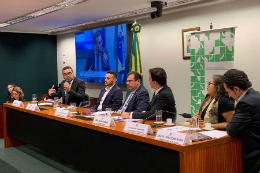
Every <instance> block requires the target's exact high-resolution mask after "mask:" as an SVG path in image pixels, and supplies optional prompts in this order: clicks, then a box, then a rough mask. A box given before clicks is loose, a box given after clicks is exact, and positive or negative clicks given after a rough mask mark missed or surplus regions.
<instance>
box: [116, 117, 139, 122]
mask: <svg viewBox="0 0 260 173" xmlns="http://www.w3.org/2000/svg"><path fill="white" fill-rule="evenodd" d="M113 118H114V119H115V120H117V121H125V122H137V121H143V119H123V118H122V117H121V116H113Z"/></svg>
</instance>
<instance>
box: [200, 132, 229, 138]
mask: <svg viewBox="0 0 260 173" xmlns="http://www.w3.org/2000/svg"><path fill="white" fill-rule="evenodd" d="M200 133H202V134H204V135H207V136H210V137H212V138H221V137H224V136H226V135H228V134H227V132H226V131H219V130H212V131H206V132H200Z"/></svg>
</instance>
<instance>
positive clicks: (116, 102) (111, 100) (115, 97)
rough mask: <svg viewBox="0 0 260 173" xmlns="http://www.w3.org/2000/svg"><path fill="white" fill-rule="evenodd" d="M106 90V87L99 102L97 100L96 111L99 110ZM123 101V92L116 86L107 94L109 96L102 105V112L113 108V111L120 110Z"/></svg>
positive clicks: (100, 95)
mask: <svg viewBox="0 0 260 173" xmlns="http://www.w3.org/2000/svg"><path fill="white" fill-rule="evenodd" d="M105 88H106V87H104V88H102V89H101V92H100V94H99V97H98V100H97V102H96V104H95V106H93V108H94V109H97V108H98V106H99V104H100V101H101V99H102V97H103V95H104V93H105V92H106V89H105ZM122 100H123V92H122V90H121V89H120V88H119V86H118V85H117V84H115V85H114V86H113V87H112V88H111V90H110V91H109V93H108V94H107V96H106V98H105V100H104V102H103V104H102V111H104V110H105V109H106V108H111V109H112V111H115V110H118V109H119V108H120V107H121V105H122Z"/></svg>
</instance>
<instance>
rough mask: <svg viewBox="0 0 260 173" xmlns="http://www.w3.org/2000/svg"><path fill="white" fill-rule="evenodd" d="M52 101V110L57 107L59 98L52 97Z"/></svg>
mask: <svg viewBox="0 0 260 173" xmlns="http://www.w3.org/2000/svg"><path fill="white" fill-rule="evenodd" d="M53 100H54V104H53V107H54V108H57V107H59V97H54V98H53Z"/></svg>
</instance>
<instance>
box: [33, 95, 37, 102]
mask: <svg viewBox="0 0 260 173" xmlns="http://www.w3.org/2000/svg"><path fill="white" fill-rule="evenodd" d="M32 102H37V94H32Z"/></svg>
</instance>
